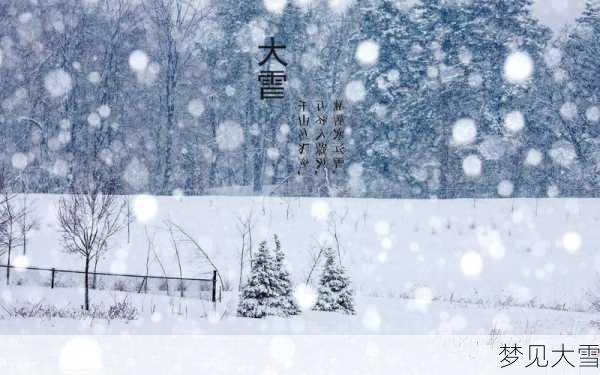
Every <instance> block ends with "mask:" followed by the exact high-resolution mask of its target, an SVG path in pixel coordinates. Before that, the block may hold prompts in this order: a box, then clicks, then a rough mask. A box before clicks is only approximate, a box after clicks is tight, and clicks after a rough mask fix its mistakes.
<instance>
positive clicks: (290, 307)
mask: <svg viewBox="0 0 600 375" xmlns="http://www.w3.org/2000/svg"><path fill="white" fill-rule="evenodd" d="M273 240H274V242H275V270H276V272H277V278H276V280H275V281H276V284H275V286H276V288H277V294H278V296H277V297H275V300H274V301H273V305H274V307H275V308H276V309H278V310H280V311H281V315H283V316H288V315H297V314H300V308H299V307H298V305H297V304H296V300H295V299H294V288H293V287H292V281H291V280H290V273H289V272H288V270H287V267H286V264H285V253H284V251H283V249H282V248H281V241H279V237H277V235H275V236H273Z"/></svg>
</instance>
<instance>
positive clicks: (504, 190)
mask: <svg viewBox="0 0 600 375" xmlns="http://www.w3.org/2000/svg"><path fill="white" fill-rule="evenodd" d="M513 190H514V185H513V183H512V182H510V181H508V180H503V181H500V183H499V184H498V195H500V196H501V197H510V196H511V195H512V193H513Z"/></svg>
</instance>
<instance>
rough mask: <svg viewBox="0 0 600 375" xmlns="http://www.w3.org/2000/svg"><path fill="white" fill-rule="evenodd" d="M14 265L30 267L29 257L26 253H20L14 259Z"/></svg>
mask: <svg viewBox="0 0 600 375" xmlns="http://www.w3.org/2000/svg"><path fill="white" fill-rule="evenodd" d="M13 265H14V266H15V267H16V268H27V267H29V258H28V257H27V256H25V255H19V256H17V257H16V258H15V259H14V263H13Z"/></svg>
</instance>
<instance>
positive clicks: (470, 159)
mask: <svg viewBox="0 0 600 375" xmlns="http://www.w3.org/2000/svg"><path fill="white" fill-rule="evenodd" d="M462 167H463V171H464V172H465V174H466V175H467V176H469V177H477V176H479V175H481V168H482V166H481V159H480V158H479V156H477V155H469V156H467V157H466V158H465V159H464V160H463V164H462Z"/></svg>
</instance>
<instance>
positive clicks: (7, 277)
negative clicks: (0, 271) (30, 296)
mask: <svg viewBox="0 0 600 375" xmlns="http://www.w3.org/2000/svg"><path fill="white" fill-rule="evenodd" d="M11 247H12V246H11V245H10V244H9V245H8V254H7V255H8V259H7V261H6V285H10V253H11Z"/></svg>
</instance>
